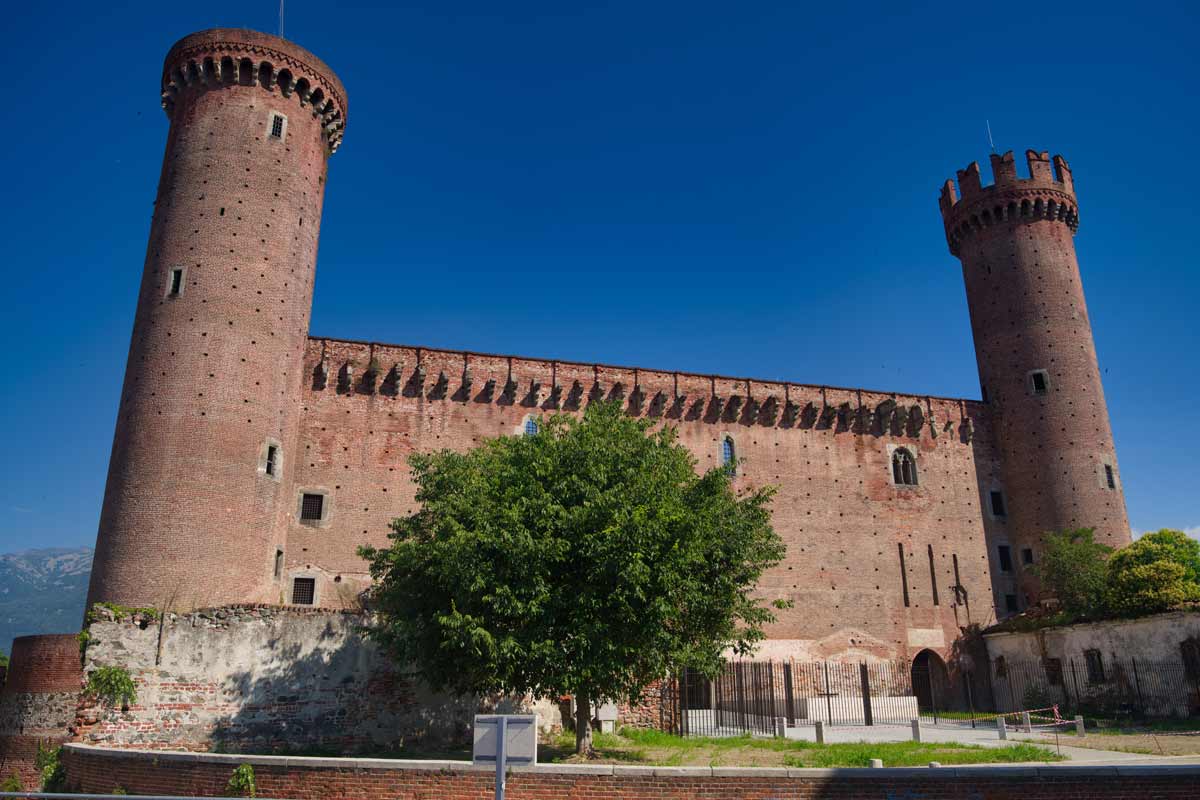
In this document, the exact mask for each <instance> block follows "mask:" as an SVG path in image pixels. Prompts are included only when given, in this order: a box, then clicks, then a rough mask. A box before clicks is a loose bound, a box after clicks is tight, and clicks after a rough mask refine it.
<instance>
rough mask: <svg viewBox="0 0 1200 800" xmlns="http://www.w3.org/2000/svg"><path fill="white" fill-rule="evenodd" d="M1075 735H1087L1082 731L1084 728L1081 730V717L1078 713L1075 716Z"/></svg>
mask: <svg viewBox="0 0 1200 800" xmlns="http://www.w3.org/2000/svg"><path fill="white" fill-rule="evenodd" d="M1075 735H1076V736H1086V735H1087V734H1086V733H1084V730H1083V717H1082V716H1079V715H1076V717H1075Z"/></svg>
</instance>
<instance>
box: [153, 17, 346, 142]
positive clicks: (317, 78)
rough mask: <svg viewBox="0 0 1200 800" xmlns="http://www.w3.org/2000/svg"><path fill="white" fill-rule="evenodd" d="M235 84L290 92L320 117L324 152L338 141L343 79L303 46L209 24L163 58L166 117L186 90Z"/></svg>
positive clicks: (343, 118) (343, 119) (343, 126)
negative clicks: (326, 146) (207, 28)
mask: <svg viewBox="0 0 1200 800" xmlns="http://www.w3.org/2000/svg"><path fill="white" fill-rule="evenodd" d="M235 85H240V86H254V85H258V86H261V87H262V88H263V89H264V90H265V91H268V92H272V93H274V92H276V91H278V92H279V94H280V95H282V96H283V97H285V98H291V97H293V96H295V98H296V99H297V100H298V101H299V104H300V106H301V107H302V108H308V109H309V110H310V111H311V113H312V115H313V117H315V118H319V119H320V120H321V127H322V131H323V135H324V136H325V140H326V142H327V143H328V145H329V151H330V152H335V151H336V150H337V149H338V147H339V146H340V145H341V142H342V137H343V134H344V132H345V129H346V120H347V115H348V106H347V103H346V90H345V88H344V87H343V86H342V82H341V81H339V80H338V78H337V76H336V75H334V73H333V71H332V70H331V69H330V68H329V67H328V66H326V65H325V63H324V62H323V61H321V59H319V58H317V57H316V56H314V55H313V54H312V53H310V52H308V51H307V50H305V49H304V48H303V47H300V46H299V45H297V44H294V43H292V42H289V41H288V40H286V39H281V38H280V37H278V36H271V35H270V34H266V33H259V32H258V31H251V30H245V29H241V28H213V29H211V30H207V31H200V32H199V33H193V34H190V35H188V36H185V37H183V38H182V39H180V40H179V41H178V42H176V43H175V45H174V46H173V47H172V48H171V49H170V51H168V53H167V57H166V59H165V60H164V62H163V76H162V106H163V109H165V110H166V112H167V115H168V116H170V115H171V114H172V113H173V111H174V108H175V105H176V102H177V99H178V98H179V97H180V95H181V94H183V93H184V92H186V91H210V90H214V89H221V88H224V87H228V86H235Z"/></svg>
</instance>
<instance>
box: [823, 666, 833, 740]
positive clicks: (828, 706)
mask: <svg viewBox="0 0 1200 800" xmlns="http://www.w3.org/2000/svg"><path fill="white" fill-rule="evenodd" d="M823 663H824V665H825V718H826V719H827V720H829V724H830V725H832V724H833V687H831V686H830V685H829V662H828V661H825V662H823Z"/></svg>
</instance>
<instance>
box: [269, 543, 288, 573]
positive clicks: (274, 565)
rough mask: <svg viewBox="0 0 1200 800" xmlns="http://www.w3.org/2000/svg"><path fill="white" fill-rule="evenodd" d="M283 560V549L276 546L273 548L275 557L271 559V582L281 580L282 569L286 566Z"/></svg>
mask: <svg viewBox="0 0 1200 800" xmlns="http://www.w3.org/2000/svg"><path fill="white" fill-rule="evenodd" d="M284 559H285V555H284V552H283V548H282V547H280V546H279V545H276V546H275V555H274V556H272V557H271V577H272V579H273V580H277V581H280V580H283V572H284V567H286V566H287V565H286V564H285V563H284Z"/></svg>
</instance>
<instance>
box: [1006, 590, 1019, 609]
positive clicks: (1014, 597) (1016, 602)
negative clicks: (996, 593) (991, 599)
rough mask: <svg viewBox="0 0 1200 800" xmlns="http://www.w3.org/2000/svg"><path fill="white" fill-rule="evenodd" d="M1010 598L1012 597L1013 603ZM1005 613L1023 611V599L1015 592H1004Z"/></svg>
mask: <svg viewBox="0 0 1200 800" xmlns="http://www.w3.org/2000/svg"><path fill="white" fill-rule="evenodd" d="M1009 598H1012V603H1011V604H1010V603H1009V602H1008V601H1009ZM1010 606H1011V607H1010ZM1004 613H1005V614H1019V613H1021V599H1020V598H1019V597H1018V596H1017V595H1016V594H1015V593H1014V592H1005V593H1004Z"/></svg>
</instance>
